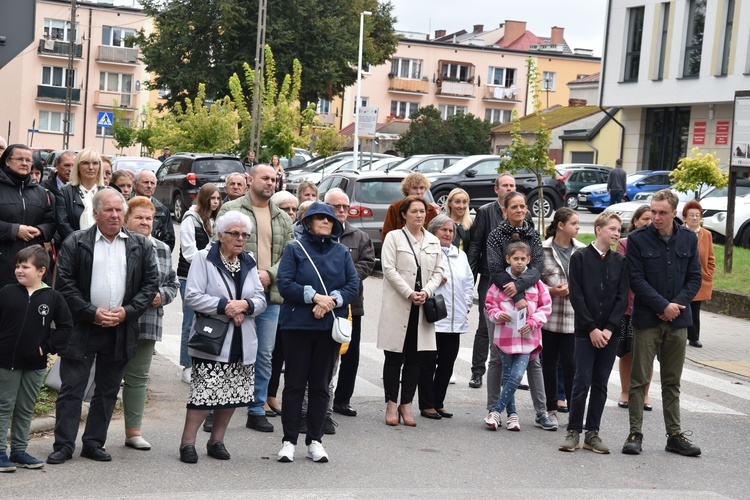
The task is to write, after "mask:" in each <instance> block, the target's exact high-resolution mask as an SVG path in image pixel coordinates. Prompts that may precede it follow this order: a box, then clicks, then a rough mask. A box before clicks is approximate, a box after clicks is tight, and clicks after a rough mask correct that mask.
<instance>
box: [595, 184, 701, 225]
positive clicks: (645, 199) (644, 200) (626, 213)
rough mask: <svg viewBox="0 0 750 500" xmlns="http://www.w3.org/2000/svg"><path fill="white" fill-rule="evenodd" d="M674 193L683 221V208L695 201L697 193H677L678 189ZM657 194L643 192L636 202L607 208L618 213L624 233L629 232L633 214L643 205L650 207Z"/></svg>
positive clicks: (627, 202) (678, 212)
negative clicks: (628, 228) (628, 227)
mask: <svg viewBox="0 0 750 500" xmlns="http://www.w3.org/2000/svg"><path fill="white" fill-rule="evenodd" d="M672 191H674V192H675V194H676V195H677V198H678V199H679V202H678V203H677V217H679V218H680V220H682V208H683V207H684V206H685V203H687V202H688V201H690V200H694V199H695V194H696V193H695V191H687V192H683V191H677V190H676V189H673V190H672ZM655 193H656V191H648V192H646V191H642V192H640V193H638V194H637V195H636V196H635V200H633V201H624V202H622V203H615V204H614V205H610V206H609V207H607V210H608V211H610V212H614V213H616V214H617V215H619V216H620V218H621V219H622V232H623V233H625V232H627V226H628V224H630V219H632V218H633V214H634V213H635V211H636V210H638V208H639V207H641V206H643V205H650V204H651V198H653V197H654V194H655Z"/></svg>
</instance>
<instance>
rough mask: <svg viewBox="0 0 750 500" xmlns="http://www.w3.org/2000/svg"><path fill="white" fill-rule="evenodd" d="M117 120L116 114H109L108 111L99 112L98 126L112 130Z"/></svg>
mask: <svg viewBox="0 0 750 500" xmlns="http://www.w3.org/2000/svg"><path fill="white" fill-rule="evenodd" d="M114 120H115V114H114V113H107V112H106V111H99V114H98V115H97V117H96V126H97V127H104V128H112V122H113V121H114Z"/></svg>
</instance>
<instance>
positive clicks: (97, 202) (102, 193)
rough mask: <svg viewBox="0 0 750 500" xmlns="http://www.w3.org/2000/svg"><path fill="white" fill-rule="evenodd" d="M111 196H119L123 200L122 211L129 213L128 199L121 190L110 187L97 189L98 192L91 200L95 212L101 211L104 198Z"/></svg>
mask: <svg viewBox="0 0 750 500" xmlns="http://www.w3.org/2000/svg"><path fill="white" fill-rule="evenodd" d="M111 196H118V197H119V198H120V200H122V211H123V212H124V213H127V211H128V201H127V200H126V199H125V197H124V196H123V195H122V193H121V192H119V191H118V190H116V189H112V188H109V187H105V188H101V189H99V191H97V192H96V194H95V195H94V198H93V200H92V201H91V206H92V207H93V209H94V212H96V213H99V212H100V211H101V210H102V205H103V204H104V199H105V198H109V197H111Z"/></svg>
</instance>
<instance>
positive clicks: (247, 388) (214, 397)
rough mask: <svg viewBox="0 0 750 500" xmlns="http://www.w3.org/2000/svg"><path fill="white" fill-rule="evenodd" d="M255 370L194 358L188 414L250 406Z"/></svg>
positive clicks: (238, 365)
mask: <svg viewBox="0 0 750 500" xmlns="http://www.w3.org/2000/svg"><path fill="white" fill-rule="evenodd" d="M254 390H255V366H254V365H244V364H242V362H241V361H240V362H237V363H222V362H220V361H209V360H206V359H200V358H193V374H192V381H191V382H190V395H189V396H188V402H187V407H188V409H190V410H214V409H217V408H218V409H221V408H238V407H241V406H247V405H248V404H250V403H252V402H253V392H254Z"/></svg>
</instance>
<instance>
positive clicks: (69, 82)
mask: <svg viewBox="0 0 750 500" xmlns="http://www.w3.org/2000/svg"><path fill="white" fill-rule="evenodd" d="M76 7H77V6H76V0H71V2H70V32H69V33H70V34H69V35H68V38H69V42H68V71H67V74H66V75H65V116H64V118H63V149H69V148H70V133H71V130H70V108H71V102H72V100H73V85H74V84H75V80H74V78H73V57H74V56H75V43H76V37H77V33H76Z"/></svg>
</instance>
